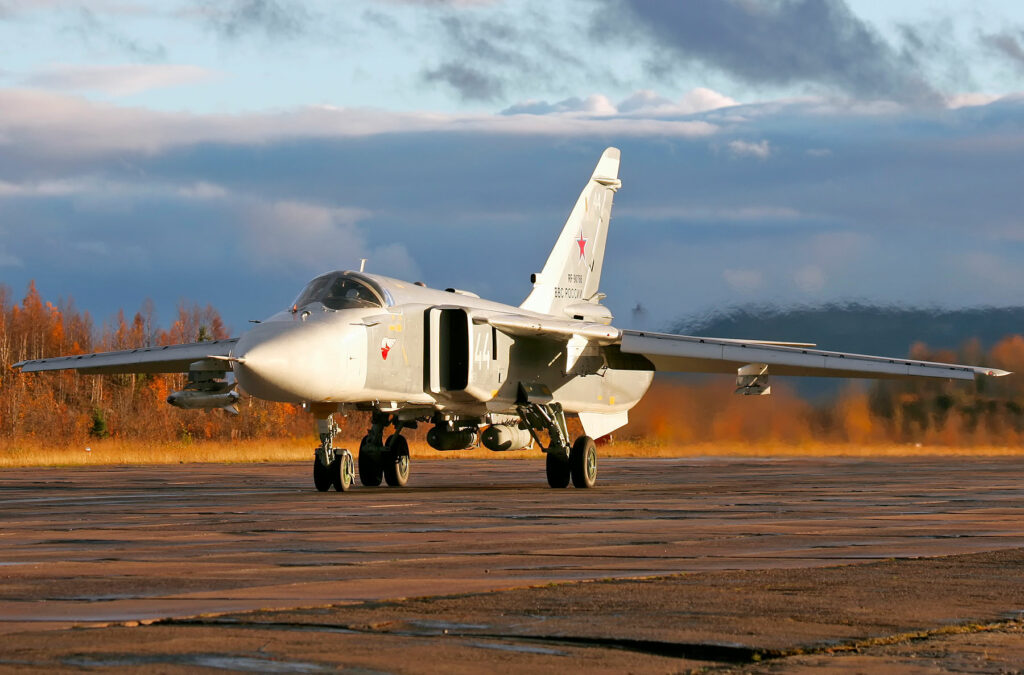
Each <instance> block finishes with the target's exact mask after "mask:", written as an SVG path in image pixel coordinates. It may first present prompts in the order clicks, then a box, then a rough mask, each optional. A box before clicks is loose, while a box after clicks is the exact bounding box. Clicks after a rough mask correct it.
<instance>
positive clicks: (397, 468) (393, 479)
mask: <svg viewBox="0 0 1024 675" xmlns="http://www.w3.org/2000/svg"><path fill="white" fill-rule="evenodd" d="M383 459H384V462H383V464H384V480H385V481H387V484H388V485H390V486H391V487H404V486H405V484H406V483H407V482H409V464H410V462H409V441H407V440H405V437H404V436H399V435H398V434H394V435H392V436H391V437H390V438H388V440H387V443H385V445H384V458H383Z"/></svg>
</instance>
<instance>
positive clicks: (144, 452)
mask: <svg viewBox="0 0 1024 675" xmlns="http://www.w3.org/2000/svg"><path fill="white" fill-rule="evenodd" d="M315 445H316V441H315V440H314V439H313V438H312V437H309V438H300V439H275V440H263V441H244V442H220V441H206V442H193V443H155V442H142V441H129V440H116V439H108V440H102V441H92V442H90V443H88V445H86V444H80V445H74V446H67V445H63V446H56V447H55V446H49V445H45V444H43V443H42V442H39V441H38V440H32V441H7V442H4V443H0V467H18V466H91V465H101V466H102V465H116V464H180V463H191V462H200V463H257V462H305V461H309V460H311V459H312V457H313V447H314V446H315ZM341 445H342V447H349V448H350V449H352V450H353V451H355V446H356V445H357V444H356V443H352V442H346V443H341ZM87 448H88V450H87ZM410 451H411V454H412V457H413V458H414V459H418V460H419V459H441V460H443V459H466V458H468V459H481V458H487V459H539V458H540V457H541V456H542V455H541V453H540V450H539V449H533V450H521V451H516V452H504V453H496V452H490V451H489V450H486V449H484V448H478V449H475V450H462V451H455V452H437V451H436V450H433V449H431V448H430V447H428V446H427V445H426V444H425V443H423V442H416V441H413V442H412V443H411V444H410ZM599 452H600V454H601V456H603V457H651V458H655V457H917V456H921V457H924V456H936V455H938V456H972V457H977V456H1024V447H1019V446H1014V447H999V446H985V447H946V446H921V445H895V444H889V445H885V444H879V445H854V444H824V443H823V444H811V445H806V444H805V445H786V444H781V443H695V444H687V445H682V444H670V443H655V442H645V441H617V442H615V443H610V444H604V445H601V447H600V448H599Z"/></svg>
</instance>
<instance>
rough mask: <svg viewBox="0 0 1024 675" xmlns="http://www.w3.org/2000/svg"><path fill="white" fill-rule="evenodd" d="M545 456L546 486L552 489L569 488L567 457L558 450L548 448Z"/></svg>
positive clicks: (563, 452)
mask: <svg viewBox="0 0 1024 675" xmlns="http://www.w3.org/2000/svg"><path fill="white" fill-rule="evenodd" d="M547 454H548V458H547V462H546V468H547V473H548V485H550V486H551V487H553V488H564V487H569V455H568V454H566V452H565V450H562V449H559V448H550V449H549V450H548V453H547Z"/></svg>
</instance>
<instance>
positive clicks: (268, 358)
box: [234, 322, 316, 403]
mask: <svg viewBox="0 0 1024 675" xmlns="http://www.w3.org/2000/svg"><path fill="white" fill-rule="evenodd" d="M309 328H310V327H309V326H305V325H303V324H292V323H286V322H273V323H265V324H259V325H257V326H255V327H253V329H252V330H250V331H249V332H248V333H246V334H245V335H243V336H242V337H241V338H240V339H239V340H238V344H237V345H236V346H235V350H234V356H235V358H237V359H238V361H237V362H236V363H235V375H236V377H237V378H238V384H239V385H240V386H241V387H242V388H243V389H245V390H246V391H247V392H249V393H250V394H252V395H253V396H256V397H258V398H262V399H267V400H271V401H282V402H288V403H297V402H301V401H305V400H310V396H309V394H310V393H311V392H310V391H309V388H310V384H313V382H311V379H312V380H315V378H316V374H315V372H313V371H315V363H311V361H312V360H314V359H315V352H316V349H315V348H314V347H315V345H314V344H313V343H314V342H315V341H316V340H315V335H314V333H315V331H311V330H309Z"/></svg>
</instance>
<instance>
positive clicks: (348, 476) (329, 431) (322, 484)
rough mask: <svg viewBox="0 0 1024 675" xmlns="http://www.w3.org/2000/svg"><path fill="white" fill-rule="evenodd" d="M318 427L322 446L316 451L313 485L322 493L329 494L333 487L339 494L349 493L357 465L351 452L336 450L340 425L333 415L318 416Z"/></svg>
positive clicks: (342, 449)
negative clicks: (335, 445)
mask: <svg viewBox="0 0 1024 675" xmlns="http://www.w3.org/2000/svg"><path fill="white" fill-rule="evenodd" d="M316 426H317V431H319V432H320V446H319V447H317V448H316V449H315V450H314V455H315V456H314V459H313V485H314V486H315V487H316V489H317V490H319V491H320V492H327V491H328V490H330V489H331V486H333V487H334V489H335V490H337V491H338V492H348V490H349V488H350V487H352V480H353V479H354V478H355V463H354V462H353V461H352V453H351V452H349V451H348V450H346V449H344V448H339V449H335V448H334V436H335V435H336V434H337V433H338V425H337V424H335V423H334V419H332V413H328V414H327V415H325V416H323V417H320V416H318V417H317V419H316Z"/></svg>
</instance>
